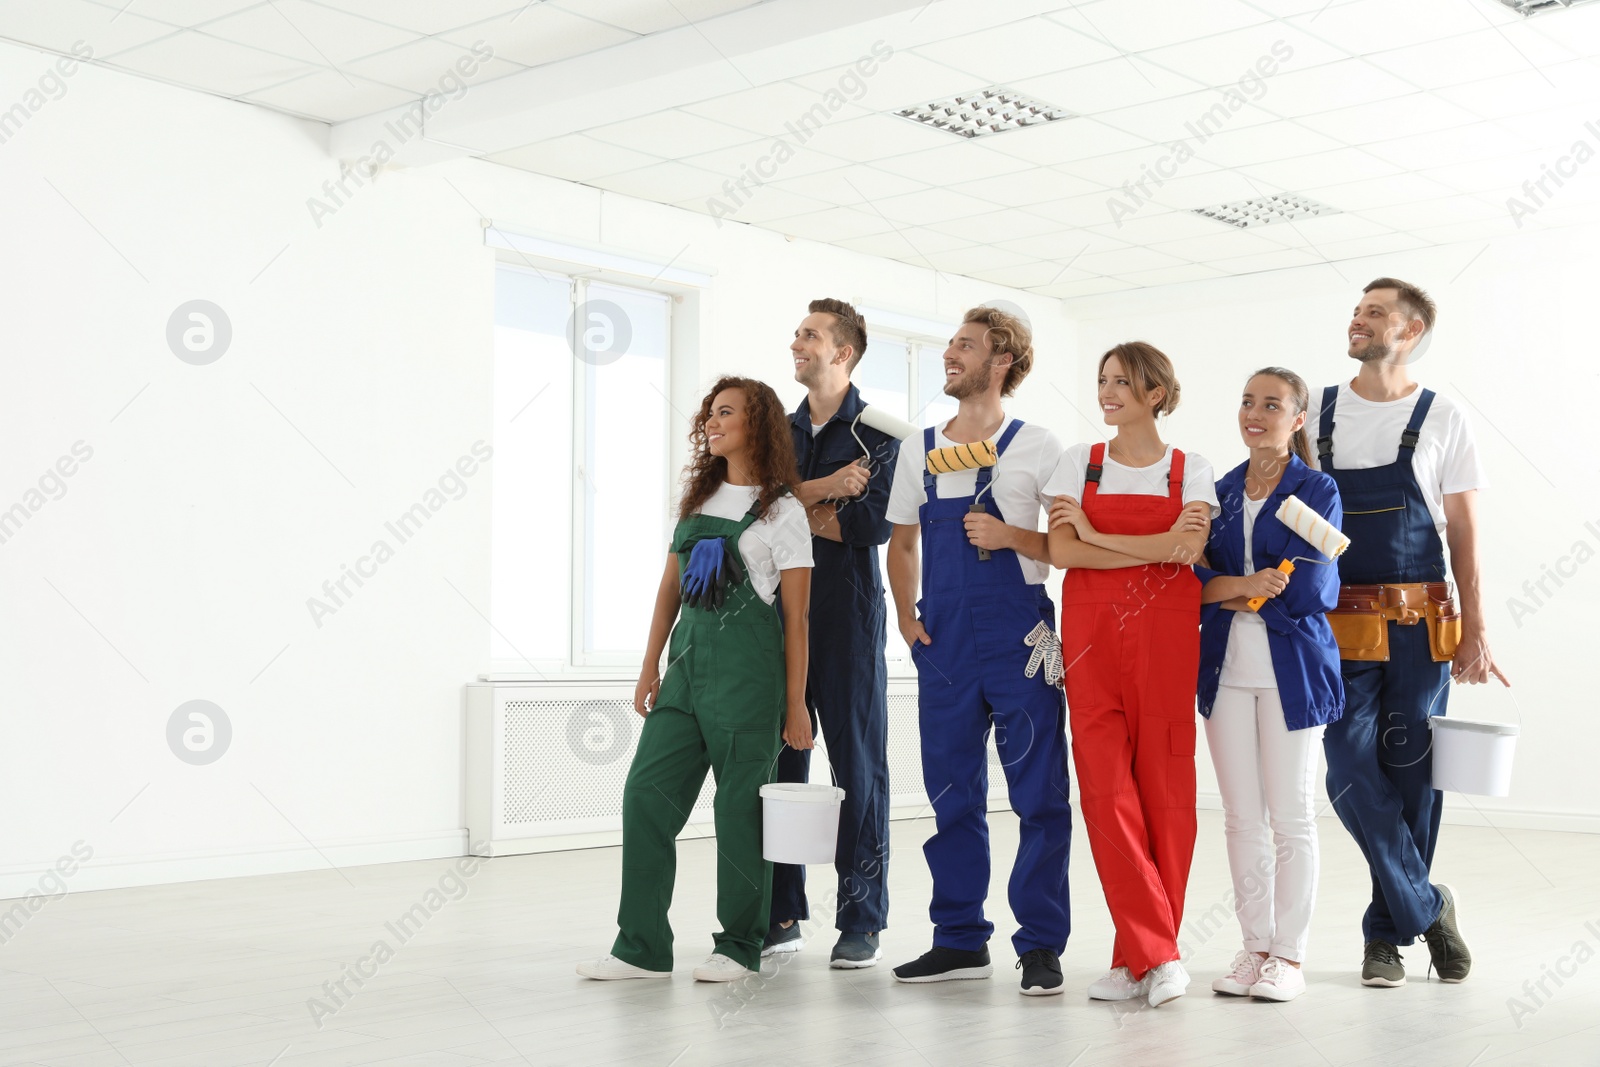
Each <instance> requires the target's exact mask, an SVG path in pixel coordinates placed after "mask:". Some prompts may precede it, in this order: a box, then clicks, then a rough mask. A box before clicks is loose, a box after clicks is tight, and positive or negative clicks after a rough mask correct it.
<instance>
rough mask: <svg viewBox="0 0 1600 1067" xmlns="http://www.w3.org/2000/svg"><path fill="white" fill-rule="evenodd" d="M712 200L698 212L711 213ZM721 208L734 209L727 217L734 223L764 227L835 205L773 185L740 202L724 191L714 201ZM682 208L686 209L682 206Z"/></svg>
mask: <svg viewBox="0 0 1600 1067" xmlns="http://www.w3.org/2000/svg"><path fill="white" fill-rule="evenodd" d="M712 199H713V197H710V196H708V197H704V198H702V199H701V200H700V201H699V203H698V205H697V206H696V210H702V211H706V212H707V213H709V212H710V211H711V204H710V201H711V200H712ZM714 199H715V200H716V202H717V203H718V204H722V205H725V206H726V207H728V208H731V209H732V212H731V214H729V215H727V217H728V218H731V219H732V220H733V221H735V222H748V223H750V224H752V225H763V224H765V223H767V222H770V221H772V220H773V219H781V218H787V217H788V216H790V215H804V214H806V213H807V212H810V211H821V210H823V209H824V208H828V207H833V206H834V205H832V204H829V203H826V202H824V201H821V200H817V199H814V198H812V197H809V196H801V195H800V194H799V193H791V192H789V191H788V190H787V189H779V188H777V187H776V186H772V185H763V186H761V187H760V188H757V189H753V190H751V192H750V195H749V196H748V197H741V198H740V199H738V200H733V199H730V198H728V197H727V196H726V195H725V194H724V193H723V192H722V190H720V189H719V190H717V191H716V196H715V198H714ZM679 206H680V207H682V206H684V205H683V204H679Z"/></svg>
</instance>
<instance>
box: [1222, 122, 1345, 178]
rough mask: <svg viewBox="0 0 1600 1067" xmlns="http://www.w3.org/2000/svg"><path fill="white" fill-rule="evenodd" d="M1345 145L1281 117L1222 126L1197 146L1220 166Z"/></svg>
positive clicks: (1250, 162) (1240, 165)
mask: <svg viewBox="0 0 1600 1067" xmlns="http://www.w3.org/2000/svg"><path fill="white" fill-rule="evenodd" d="M1343 147H1344V145H1343V143H1341V142H1339V141H1336V140H1334V139H1333V138H1332V137H1328V136H1325V135H1323V134H1320V133H1317V132H1316V131H1315V130H1308V129H1306V128H1305V127H1304V126H1301V125H1300V124H1298V123H1295V122H1290V121H1288V120H1284V119H1280V120H1279V121H1277V122H1268V123H1263V124H1262V125H1260V126H1247V127H1245V128H1244V129H1239V130H1233V129H1226V130H1222V131H1220V132H1218V133H1214V134H1212V135H1211V136H1210V137H1207V138H1206V139H1205V141H1204V142H1202V143H1200V144H1198V145H1197V146H1196V147H1195V150H1196V151H1197V152H1199V153H1200V154H1201V155H1202V156H1204V157H1205V158H1206V159H1208V160H1210V161H1211V162H1213V163H1216V164H1217V165H1218V166H1222V167H1245V166H1249V165H1250V164H1252V163H1267V162H1270V161H1272V160H1275V159H1287V158H1288V157H1290V156H1304V155H1310V154H1311V153H1313V152H1329V151H1334V150H1336V149H1341V148H1343Z"/></svg>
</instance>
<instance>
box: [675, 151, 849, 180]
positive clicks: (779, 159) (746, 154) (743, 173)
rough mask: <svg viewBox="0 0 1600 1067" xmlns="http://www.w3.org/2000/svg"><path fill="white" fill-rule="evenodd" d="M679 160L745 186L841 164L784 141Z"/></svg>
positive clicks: (812, 172) (809, 172) (840, 161)
mask: <svg viewBox="0 0 1600 1067" xmlns="http://www.w3.org/2000/svg"><path fill="white" fill-rule="evenodd" d="M681 158H682V160H683V162H685V163H687V164H689V165H690V166H691V167H700V168H701V169H702V170H709V171H713V172H715V173H717V174H721V175H722V176H723V177H724V178H726V179H727V180H729V181H734V182H737V181H738V180H739V179H740V178H744V179H745V181H746V184H752V183H755V184H764V183H765V182H768V181H772V180H774V179H777V178H782V177H791V178H798V177H800V176H802V175H806V174H815V173H817V172H819V171H826V170H837V169H838V168H839V167H842V166H844V163H845V161H844V160H842V159H839V158H838V157H836V156H825V155H823V154H822V153H821V152H813V151H812V150H811V149H809V148H795V147H794V146H793V145H791V144H789V143H787V142H784V143H783V145H782V146H781V147H775V143H774V142H772V141H751V142H749V143H748V144H741V145H735V146H733V147H732V148H719V149H717V150H716V151H714V152H701V153H698V154H696V155H692V156H682V157H681Z"/></svg>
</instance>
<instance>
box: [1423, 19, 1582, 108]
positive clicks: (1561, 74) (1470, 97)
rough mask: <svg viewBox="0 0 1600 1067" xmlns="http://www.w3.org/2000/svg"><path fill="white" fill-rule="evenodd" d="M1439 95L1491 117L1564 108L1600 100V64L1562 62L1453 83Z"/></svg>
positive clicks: (1440, 91) (1441, 90)
mask: <svg viewBox="0 0 1600 1067" xmlns="http://www.w3.org/2000/svg"><path fill="white" fill-rule="evenodd" d="M1575 13H1576V12H1575V11H1573V12H1566V14H1575ZM1438 95H1439V96H1441V97H1443V98H1444V99H1446V100H1448V101H1450V102H1451V103H1453V104H1459V105H1461V106H1462V107H1464V108H1466V109H1468V110H1469V111H1472V112H1473V113H1475V114H1478V115H1482V116H1483V117H1484V118H1488V119H1493V118H1503V117H1505V116H1508V115H1521V114H1524V113H1526V112H1529V111H1543V110H1546V109H1547V108H1553V107H1564V106H1566V105H1569V104H1571V103H1573V101H1575V100H1576V101H1585V100H1595V99H1600V66H1597V65H1595V64H1593V63H1589V62H1584V61H1580V62H1576V63H1558V64H1555V65H1553V66H1547V67H1543V68H1541V69H1540V70H1537V71H1532V70H1521V71H1517V72H1516V73H1514V74H1505V75H1501V76H1500V77H1498V78H1485V79H1483V80H1482V81H1475V82H1470V83H1468V84H1465V85H1453V86H1451V87H1450V88H1448V89H1440V90H1438Z"/></svg>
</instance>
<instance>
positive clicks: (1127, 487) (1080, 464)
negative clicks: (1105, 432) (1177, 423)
mask: <svg viewBox="0 0 1600 1067" xmlns="http://www.w3.org/2000/svg"><path fill="white" fill-rule="evenodd" d="M1093 447H1094V446H1093V445H1090V444H1084V443H1080V444H1076V445H1069V446H1068V447H1067V450H1066V451H1065V452H1063V453H1062V454H1061V462H1060V463H1058V464H1056V469H1055V472H1054V473H1053V474H1052V475H1051V476H1050V480H1049V481H1048V482H1046V483H1045V487H1044V491H1045V495H1046V496H1047V497H1049V498H1051V499H1054V498H1055V497H1058V496H1070V497H1071V498H1072V499H1074V500H1076V501H1077V502H1078V503H1080V504H1081V503H1083V476H1084V474H1085V472H1087V471H1088V469H1089V452H1090V450H1091V449H1092V448H1093ZM1171 470H1172V446H1171V445H1168V446H1167V451H1166V452H1165V453H1164V454H1163V455H1162V457H1161V458H1160V459H1159V460H1157V461H1156V462H1155V463H1152V464H1150V466H1148V467H1127V466H1124V465H1122V464H1121V463H1118V462H1117V461H1116V460H1114V459H1112V458H1111V457H1110V456H1106V458H1105V463H1104V464H1103V465H1102V466H1101V469H1100V488H1099V490H1098V491H1097V492H1098V493H1104V494H1106V495H1108V496H1109V495H1113V494H1130V495H1132V494H1142V495H1146V496H1166V495H1167V474H1168V473H1169V472H1170V471H1171ZM1196 500H1204V501H1205V502H1206V503H1208V504H1210V505H1211V517H1212V518H1213V519H1215V518H1216V517H1217V516H1218V515H1221V514H1222V506H1221V504H1219V503H1218V502H1217V480H1216V478H1215V477H1214V476H1213V475H1212V472H1211V464H1210V462H1209V461H1207V460H1206V458H1205V457H1204V456H1202V455H1200V454H1199V453H1197V452H1185V453H1184V454H1183V502H1184V503H1185V504H1192V503H1193V502H1195V501H1196Z"/></svg>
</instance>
